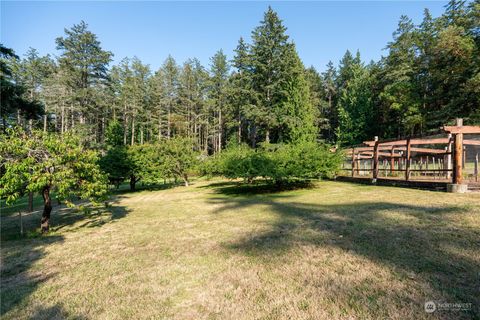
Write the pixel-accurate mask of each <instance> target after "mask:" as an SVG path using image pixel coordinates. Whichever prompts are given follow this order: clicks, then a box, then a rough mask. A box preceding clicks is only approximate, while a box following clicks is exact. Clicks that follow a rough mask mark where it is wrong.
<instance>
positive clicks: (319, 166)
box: [204, 141, 342, 183]
mask: <svg viewBox="0 0 480 320" xmlns="http://www.w3.org/2000/svg"><path fill="white" fill-rule="evenodd" d="M210 161H211V163H208V164H207V166H206V169H205V171H204V172H207V173H209V174H215V173H217V174H218V173H221V174H222V175H223V176H225V177H227V178H230V179H237V178H241V179H244V181H246V182H252V181H253V180H254V179H256V178H263V179H266V180H268V181H271V182H275V183H288V182H293V181H307V180H311V179H319V178H327V177H328V178H331V177H333V176H334V175H335V173H336V172H337V171H338V169H339V167H340V164H341V161H342V155H341V154H339V153H335V152H331V151H330V150H329V146H328V145H319V144H317V143H315V142H312V141H299V142H297V143H292V144H279V145H272V144H266V145H264V146H263V148H259V149H256V150H255V149H252V148H250V147H248V146H247V145H245V144H241V145H236V146H233V147H229V148H227V149H226V150H225V151H224V152H222V154H221V156H219V157H216V158H214V159H212V160H210ZM208 169H210V170H211V171H210V172H208Z"/></svg>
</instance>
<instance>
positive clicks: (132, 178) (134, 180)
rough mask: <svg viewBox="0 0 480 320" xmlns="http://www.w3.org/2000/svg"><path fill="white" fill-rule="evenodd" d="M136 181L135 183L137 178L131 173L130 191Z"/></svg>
mask: <svg viewBox="0 0 480 320" xmlns="http://www.w3.org/2000/svg"><path fill="white" fill-rule="evenodd" d="M136 183H137V178H136V177H135V176H134V175H133V174H132V175H130V191H135V184H136Z"/></svg>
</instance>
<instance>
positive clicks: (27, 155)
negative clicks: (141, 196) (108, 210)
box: [0, 129, 107, 204]
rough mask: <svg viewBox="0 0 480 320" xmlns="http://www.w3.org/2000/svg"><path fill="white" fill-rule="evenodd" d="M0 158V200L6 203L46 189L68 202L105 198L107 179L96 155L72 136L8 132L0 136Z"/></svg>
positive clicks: (18, 131) (16, 130)
mask: <svg viewBox="0 0 480 320" xmlns="http://www.w3.org/2000/svg"><path fill="white" fill-rule="evenodd" d="M0 155H1V156H0V165H1V173H2V175H1V177H0V185H1V186H2V188H1V189H0V197H2V198H6V200H7V203H9V204H11V203H13V202H15V201H16V200H17V199H18V198H19V197H20V196H22V195H23V194H24V193H26V192H40V191H42V190H43V189H44V188H45V187H49V188H51V189H53V190H54V191H55V193H56V194H57V197H58V198H59V199H61V200H67V201H68V200H71V199H74V198H76V197H78V198H82V199H90V200H92V201H96V200H100V199H102V198H103V197H104V196H105V195H106V192H107V186H106V177H105V175H104V174H103V173H102V171H101V170H100V167H99V166H98V164H97V162H98V155H97V153H96V152H95V151H93V150H88V149H85V148H84V147H83V146H82V145H81V144H80V143H79V140H78V138H77V137H75V136H74V135H72V134H65V135H63V136H62V137H61V138H60V137H59V135H57V134H51V133H44V132H38V131H33V132H31V133H30V134H26V133H25V132H24V131H23V130H21V129H9V130H7V133H6V134H2V135H1V136H0Z"/></svg>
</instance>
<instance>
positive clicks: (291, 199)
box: [1, 181, 480, 319]
mask: <svg viewBox="0 0 480 320" xmlns="http://www.w3.org/2000/svg"><path fill="white" fill-rule="evenodd" d="M263 191H266V190H264V189H262V188H259V189H251V188H239V187H237V186H236V185H235V184H234V183H229V182H225V181H210V182H208V181H197V182H194V183H193V185H192V186H190V187H187V188H185V187H175V188H171V189H166V190H158V191H141V192H137V193H125V194H121V195H117V196H115V198H114V199H113V200H112V201H113V203H112V207H111V208H109V209H107V210H104V209H102V210H98V211H96V210H94V211H92V212H91V213H90V214H86V215H85V214H80V213H77V212H75V211H72V210H71V209H61V210H58V209H59V208H58V207H56V208H55V209H54V210H55V211H54V213H53V218H52V223H53V228H52V229H53V232H51V234H50V235H48V236H42V237H30V238H26V239H21V240H18V239H13V237H11V236H10V233H12V232H17V231H16V230H17V223H18V218H17V217H16V215H14V214H7V215H2V248H1V257H2V266H1V285H2V288H1V289H2V290H1V313H2V319H63V318H71V319H386V318H389V319H437V318H440V319H442V318H443V319H472V318H473V319H479V318H480V290H479V286H480V249H479V248H480V194H479V193H476V194H474V193H471V194H447V193H441V192H429V191H418V190H411V189H400V188H390V187H375V186H362V185H354V184H348V183H341V182H319V183H317V184H316V185H315V186H314V187H312V188H308V189H301V190H292V191H283V192H277V193H270V192H263ZM255 193H259V194H255ZM39 219H40V218H39V213H38V212H36V213H34V214H30V215H28V216H26V217H25V220H26V225H27V227H32V226H34V225H36V224H37V223H38V221H39ZM429 300H433V301H436V302H449V303H460V302H461V303H471V308H470V309H469V310H466V311H436V312H435V313H433V314H427V313H426V312H425V311H424V303H425V302H426V301H429Z"/></svg>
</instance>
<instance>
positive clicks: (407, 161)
mask: <svg viewBox="0 0 480 320" xmlns="http://www.w3.org/2000/svg"><path fill="white" fill-rule="evenodd" d="M406 149H407V150H406V154H405V180H407V181H408V180H410V161H411V160H410V157H411V156H412V155H411V144H410V138H408V139H407V148H406Z"/></svg>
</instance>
